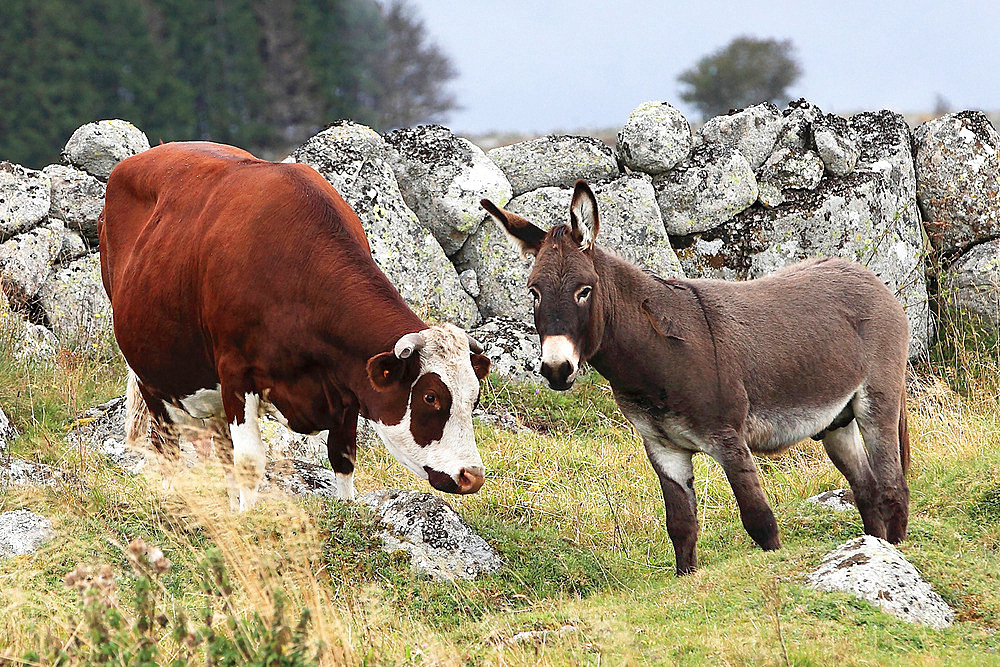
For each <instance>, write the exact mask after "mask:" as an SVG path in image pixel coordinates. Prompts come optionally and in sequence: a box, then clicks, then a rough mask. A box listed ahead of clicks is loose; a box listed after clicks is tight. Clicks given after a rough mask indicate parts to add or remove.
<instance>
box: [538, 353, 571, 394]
mask: <svg viewBox="0 0 1000 667" xmlns="http://www.w3.org/2000/svg"><path fill="white" fill-rule="evenodd" d="M542 377H543V378H545V379H546V380H548V381H549V387H551V388H552V389H555V390H556V391H566V390H567V389H569V388H570V387H572V386H573V380H575V379H576V369H575V368H573V364H572V363H570V362H569V361H566V360H563V361H557V362H556V363H552V364H550V363H547V362H544V361H543V362H542Z"/></svg>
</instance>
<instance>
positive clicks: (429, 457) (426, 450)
mask: <svg viewBox="0 0 1000 667" xmlns="http://www.w3.org/2000/svg"><path fill="white" fill-rule="evenodd" d="M421 333H422V334H423V336H424V340H425V341H426V343H425V345H424V346H423V347H422V348H421V349H420V350H419V351H418V352H417V354H419V358H420V372H419V373H418V375H417V379H416V380H415V381H414V383H413V385H411V386H410V393H411V394H412V392H413V387H414V385H416V384H417V382H419V381H420V378H422V377H423V376H424V375H426V374H427V373H436V374H437V375H438V377H440V378H441V381H442V382H443V383H444V384H445V386H446V387H447V388H448V390H449V391H450V392H451V412H450V414H449V415H448V418H447V421H446V422H445V425H444V430H443V432H442V435H441V437H440V439H438V440H434V441H432V442H430V443H429V444H427V445H425V446H421V445H420V444H419V443H417V441H416V439H415V438H414V435H413V432H412V429H411V426H412V423H411V422H412V401H413V396H412V395H410V396H408V397H407V402H406V405H407V407H406V413H405V414H404V415H403V418H402V419H401V420H400V421H399V423H398V424H384V423H382V422H378V421H376V422H373V423H374V425H375V430H376V431H377V432H378V434H379V436H380V437H381V438H382V442H383V443H384V444H385V447H386V449H387V450H389V453H390V454H392V455H393V457H394V458H395V459H396V460H397V461H399V462H400V463H401V464H403V465H404V466H405V467H406V468H407V469H408V470H409V471H410V472H412V473H413V474H414V475H416V476H417V477H419V478H421V479H425V480H426V479H427V478H428V473H427V470H425V466H426V467H428V468H431V469H432V470H435V471H437V472H441V473H444V474H446V475H448V476H449V477H451V478H452V479H453V480H456V481H457V480H458V477H459V475H460V474H461V472H462V470H463V468H464V469H471V470H475V471H476V472H478V473H479V474H482V472H483V460H482V457H480V455H479V450H478V449H477V448H476V437H475V434H474V433H473V430H472V410H473V408H474V406H475V402H476V399H477V397H478V396H479V378H478V377H476V372H475V371H474V370H473V368H472V362H471V361H470V350H469V339H468V336H467V335H466V333H465V332H464V331H462V330H461V329H459V328H458V327H456V326H454V325H451V324H445V325H442V326H434V327H430V328H429V329H425V330H424V331H422V332H421ZM417 398H418V399H419V398H421V397H417Z"/></svg>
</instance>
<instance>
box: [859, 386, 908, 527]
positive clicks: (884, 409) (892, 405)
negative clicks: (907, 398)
mask: <svg viewBox="0 0 1000 667" xmlns="http://www.w3.org/2000/svg"><path fill="white" fill-rule="evenodd" d="M901 395H902V392H899V391H893V392H890V393H889V394H888V395H886V394H872V395H869V396H868V397H866V398H863V399H855V404H856V405H855V408H854V414H855V418H856V419H857V421H858V427H859V428H860V429H861V436H862V437H863V438H864V441H865V449H866V450H867V451H868V461H869V463H870V465H871V468H872V473H873V474H874V477H875V483H876V485H877V486H878V490H879V499H878V506H879V510H880V512H881V514H882V520H883V521H884V522H885V539H886V540H888V541H889V542H891V543H892V544H897V543H899V542H902V541H903V540H905V539H906V524H907V521H908V519H909V513H910V487H909V486H907V484H906V477H905V476H904V475H903V466H902V462H901V461H900V448H899V435H900V426H899V423H900V418H899V411H900V396H901Z"/></svg>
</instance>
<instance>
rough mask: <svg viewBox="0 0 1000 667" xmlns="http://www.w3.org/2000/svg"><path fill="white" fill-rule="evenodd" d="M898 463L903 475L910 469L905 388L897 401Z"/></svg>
mask: <svg viewBox="0 0 1000 667" xmlns="http://www.w3.org/2000/svg"><path fill="white" fill-rule="evenodd" d="M899 463H900V465H902V466H903V474H904V475H905V474H906V471H907V470H909V469H910V429H909V427H908V426H907V424H906V387H905V386H904V387H903V397H902V398H901V399H900V401H899Z"/></svg>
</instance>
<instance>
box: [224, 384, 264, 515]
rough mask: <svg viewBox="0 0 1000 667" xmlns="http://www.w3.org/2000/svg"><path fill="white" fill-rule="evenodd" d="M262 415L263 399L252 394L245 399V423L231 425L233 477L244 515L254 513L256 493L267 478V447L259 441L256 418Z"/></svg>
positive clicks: (235, 422) (236, 420)
mask: <svg viewBox="0 0 1000 667" xmlns="http://www.w3.org/2000/svg"><path fill="white" fill-rule="evenodd" d="M259 412H260V397H259V396H258V395H257V394H254V393H249V394H246V396H244V404H243V419H244V421H243V423H242V424H239V423H237V422H238V421H239V420H238V419H233V422H232V423H231V424H230V425H229V433H230V434H231V435H232V438H233V474H234V475H235V477H236V484H237V485H238V487H239V494H240V499H239V509H240V511H241V512H244V511H246V510H249V509H252V508H253V506H254V505H255V504H256V502H257V489H258V487H259V486H260V480H261V478H262V477H263V476H264V466H265V464H266V463H267V455H266V453H265V451H264V443H263V442H262V441H261V439H260V425H259V424H258V423H257V415H258V413H259Z"/></svg>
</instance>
